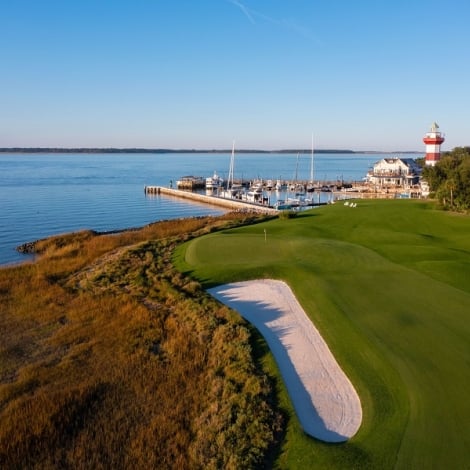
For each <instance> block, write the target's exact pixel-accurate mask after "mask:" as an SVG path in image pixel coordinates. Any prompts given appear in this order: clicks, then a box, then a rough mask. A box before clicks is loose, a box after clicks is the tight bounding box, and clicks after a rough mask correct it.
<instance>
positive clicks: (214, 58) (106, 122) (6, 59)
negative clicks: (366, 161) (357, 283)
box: [0, 0, 470, 152]
mask: <svg viewBox="0 0 470 470" xmlns="http://www.w3.org/2000/svg"><path fill="white" fill-rule="evenodd" d="M0 17H1V27H0V64H1V65H0V110H1V111H0V147H14V146H19V147H32V146H38V147H46V146H47V147H49V146H50V147H145V148H157V147H158V148H196V149H206V148H230V147H231V145H232V140H234V139H235V141H236V146H237V148H266V149H281V148H299V147H304V148H309V147H310V142H311V135H312V133H313V135H314V140H315V147H316V148H318V149H321V148H341V149H353V150H382V151H387V152H393V151H395V150H417V151H421V150H424V144H423V143H422V140H421V139H422V137H423V135H424V133H425V132H427V131H428V129H429V126H430V124H431V123H432V122H433V121H437V122H438V123H439V125H440V127H441V131H442V132H444V133H445V134H446V142H445V143H444V144H443V149H444V150H451V149H452V148H454V147H457V146H464V145H470V79H469V77H470V28H469V26H468V25H469V20H470V2H468V0H448V1H446V2H437V1H434V0H427V1H424V0H423V1H422V0H396V1H382V0H357V1H350V0H128V1H124V0H55V1H52V0H41V1H39V0H29V1H28V0H0Z"/></svg>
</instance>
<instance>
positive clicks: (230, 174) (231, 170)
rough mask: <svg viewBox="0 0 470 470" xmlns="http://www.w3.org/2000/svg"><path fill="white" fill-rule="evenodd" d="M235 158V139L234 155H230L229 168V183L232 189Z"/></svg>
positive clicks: (233, 144)
mask: <svg viewBox="0 0 470 470" xmlns="http://www.w3.org/2000/svg"><path fill="white" fill-rule="evenodd" d="M234 160H235V140H234V141H233V142H232V156H231V157H230V168H229V170H228V184H229V188H227V189H230V188H231V187H232V186H233V166H234Z"/></svg>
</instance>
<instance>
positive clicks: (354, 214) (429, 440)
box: [176, 200, 470, 468]
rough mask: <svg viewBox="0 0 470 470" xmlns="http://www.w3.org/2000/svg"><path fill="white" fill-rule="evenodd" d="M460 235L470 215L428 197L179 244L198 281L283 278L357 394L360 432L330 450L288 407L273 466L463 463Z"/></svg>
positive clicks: (469, 354)
mask: <svg viewBox="0 0 470 470" xmlns="http://www.w3.org/2000/svg"><path fill="white" fill-rule="evenodd" d="M469 235H470V218H469V217H468V216H459V215H454V214H449V213H444V212H440V211H436V210H434V209H433V206H432V205H431V204H430V203H426V202H422V201H402V200H400V201H365V202H364V201H358V205H357V207H355V208H351V207H348V206H343V205H342V204H336V205H333V206H327V207H323V208H320V209H315V210H312V211H308V212H305V213H301V214H299V216H298V217H297V218H294V219H284V220H281V219H277V220H272V221H270V222H266V223H263V224H258V225H252V226H248V227H242V228H237V229H232V230H227V231H223V232H220V233H213V234H210V235H207V236H204V237H201V238H199V239H195V240H193V241H191V242H189V243H187V244H185V245H184V246H182V247H181V249H180V250H179V251H178V253H177V258H176V260H177V263H178V265H179V266H180V268H181V269H182V270H184V271H186V272H189V273H191V275H193V276H194V277H195V278H197V279H199V280H200V282H202V283H203V285H204V286H205V287H209V286H213V285H216V284H224V283H227V282H233V281H239V280H249V279H256V278H277V279H282V280H285V281H286V282H287V283H288V284H289V285H290V286H291V288H292V290H293V291H294V293H295V295H296V296H297V298H298V300H299V302H300V303H301V304H302V306H303V308H304V310H305V311H306V312H307V314H308V315H309V316H310V318H311V319H312V321H313V322H314V323H315V325H316V326H317V328H318V329H319V330H320V332H321V334H322V335H323V337H324V338H325V340H326V341H327V343H328V344H329V346H330V348H331V349H332V350H333V352H334V354H335V357H336V358H337V359H338V362H339V363H340V364H341V367H342V368H343V369H344V370H345V372H346V373H347V375H348V377H350V378H351V381H352V382H353V384H354V386H355V387H356V389H357V390H358V393H359V395H360V397H361V402H362V406H363V412H364V416H363V424H362V427H361V429H360V431H359V433H358V434H357V435H356V436H355V437H354V438H353V439H351V440H350V441H349V442H348V443H345V444H341V445H339V446H338V445H336V446H328V445H325V444H322V443H319V442H317V441H315V440H313V439H310V438H308V437H307V436H305V435H303V434H302V432H301V430H300V427H299V425H298V422H297V420H296V418H295V415H294V414H293V412H292V409H291V408H289V409H290V413H291V419H290V421H289V426H288V430H287V435H286V439H285V443H284V447H283V453H282V455H281V456H280V457H279V463H280V465H281V466H283V467H284V466H286V467H288V468H325V467H327V468H353V467H354V468H465V466H466V465H468V461H469V453H468V450H467V449H468V448H469V446H470V426H468V423H469V422H470V401H469V400H468V396H467V395H468V384H469V383H470V367H469V364H470V321H469V320H470V283H469V282H468V279H469V274H470V236H469ZM280 399H281V404H283V405H285V406H287V407H289V406H290V405H289V402H288V400H287V398H286V396H285V390H284V391H282V392H281V398H280Z"/></svg>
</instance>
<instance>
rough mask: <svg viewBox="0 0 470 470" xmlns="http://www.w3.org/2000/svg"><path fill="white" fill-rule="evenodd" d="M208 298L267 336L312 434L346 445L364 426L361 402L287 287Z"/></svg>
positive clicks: (254, 284) (242, 289)
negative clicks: (234, 311)
mask: <svg viewBox="0 0 470 470" xmlns="http://www.w3.org/2000/svg"><path fill="white" fill-rule="evenodd" d="M208 292H209V293H210V294H211V295H212V296H214V297H215V298H216V299H218V300H219V301H221V302H222V303H224V304H226V305H228V306H229V307H231V308H233V309H234V310H237V311H238V312H239V313H240V314H241V315H242V316H243V317H244V318H245V319H246V320H247V321H249V322H250V323H252V324H253V325H254V326H255V327H256V328H257V329H258V330H259V332H260V333H261V334H262V335H263V337H264V338H265V340H266V342H267V343H268V345H269V348H270V349H271V351H272V353H273V355H274V357H275V359H276V362H277V364H278V366H279V369H280V372H281V374H282V377H283V380H284V382H285V384H286V387H287V390H288V393H289V395H290V397H291V400H292V402H293V405H294V408H295V411H296V414H297V416H298V418H299V421H300V423H301V425H302V427H303V429H304V431H305V432H306V433H307V434H309V435H311V436H312V437H315V438H317V439H320V440H322V441H325V442H344V441H346V440H348V439H349V438H351V437H352V436H353V435H354V434H355V433H356V432H357V430H358V429H359V426H360V424H361V421H362V408H361V404H360V400H359V397H358V395H357V393H356V391H355V390H354V387H353V386H352V384H351V382H350V381H349V379H348V378H347V376H346V375H345V374H344V372H343V371H342V370H341V368H340V367H339V365H338V363H337V362H336V360H335V359H334V357H333V355H332V354H331V351H330V350H329V348H328V346H327V345H326V343H325V342H324V341H323V339H322V337H321V336H320V334H319V332H318V330H316V328H315V327H314V325H313V324H312V322H311V321H310V319H309V318H308V317H307V315H306V314H305V312H304V311H303V310H302V308H301V306H300V304H299V303H298V302H297V300H296V298H295V297H294V295H293V294H292V291H291V290H290V288H289V287H288V286H287V284H285V283H284V282H281V281H273V280H260V281H247V282H239V283H233V284H227V285H225V286H218V287H215V288H212V289H209V290H208Z"/></svg>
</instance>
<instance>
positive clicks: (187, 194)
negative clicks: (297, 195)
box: [144, 186, 279, 215]
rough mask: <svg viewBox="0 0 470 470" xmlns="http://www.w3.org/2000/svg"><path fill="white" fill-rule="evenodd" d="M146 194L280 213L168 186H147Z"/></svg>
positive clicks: (232, 208)
mask: <svg viewBox="0 0 470 470" xmlns="http://www.w3.org/2000/svg"><path fill="white" fill-rule="evenodd" d="M144 190H145V193H146V194H162V195H164V196H173V197H178V198H182V199H188V200H190V201H193V202H202V203H204V204H211V205H213V206H219V207H224V208H225V209H227V210H232V211H246V212H258V213H261V214H273V215H274V214H276V215H278V214H279V211H278V210H277V209H274V208H272V207H268V206H265V205H262V204H253V203H251V202H246V201H239V200H237V199H227V198H223V197H218V196H208V195H205V194H199V193H194V192H191V191H182V190H180V189H173V188H166V187H164V186H145V188H144Z"/></svg>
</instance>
